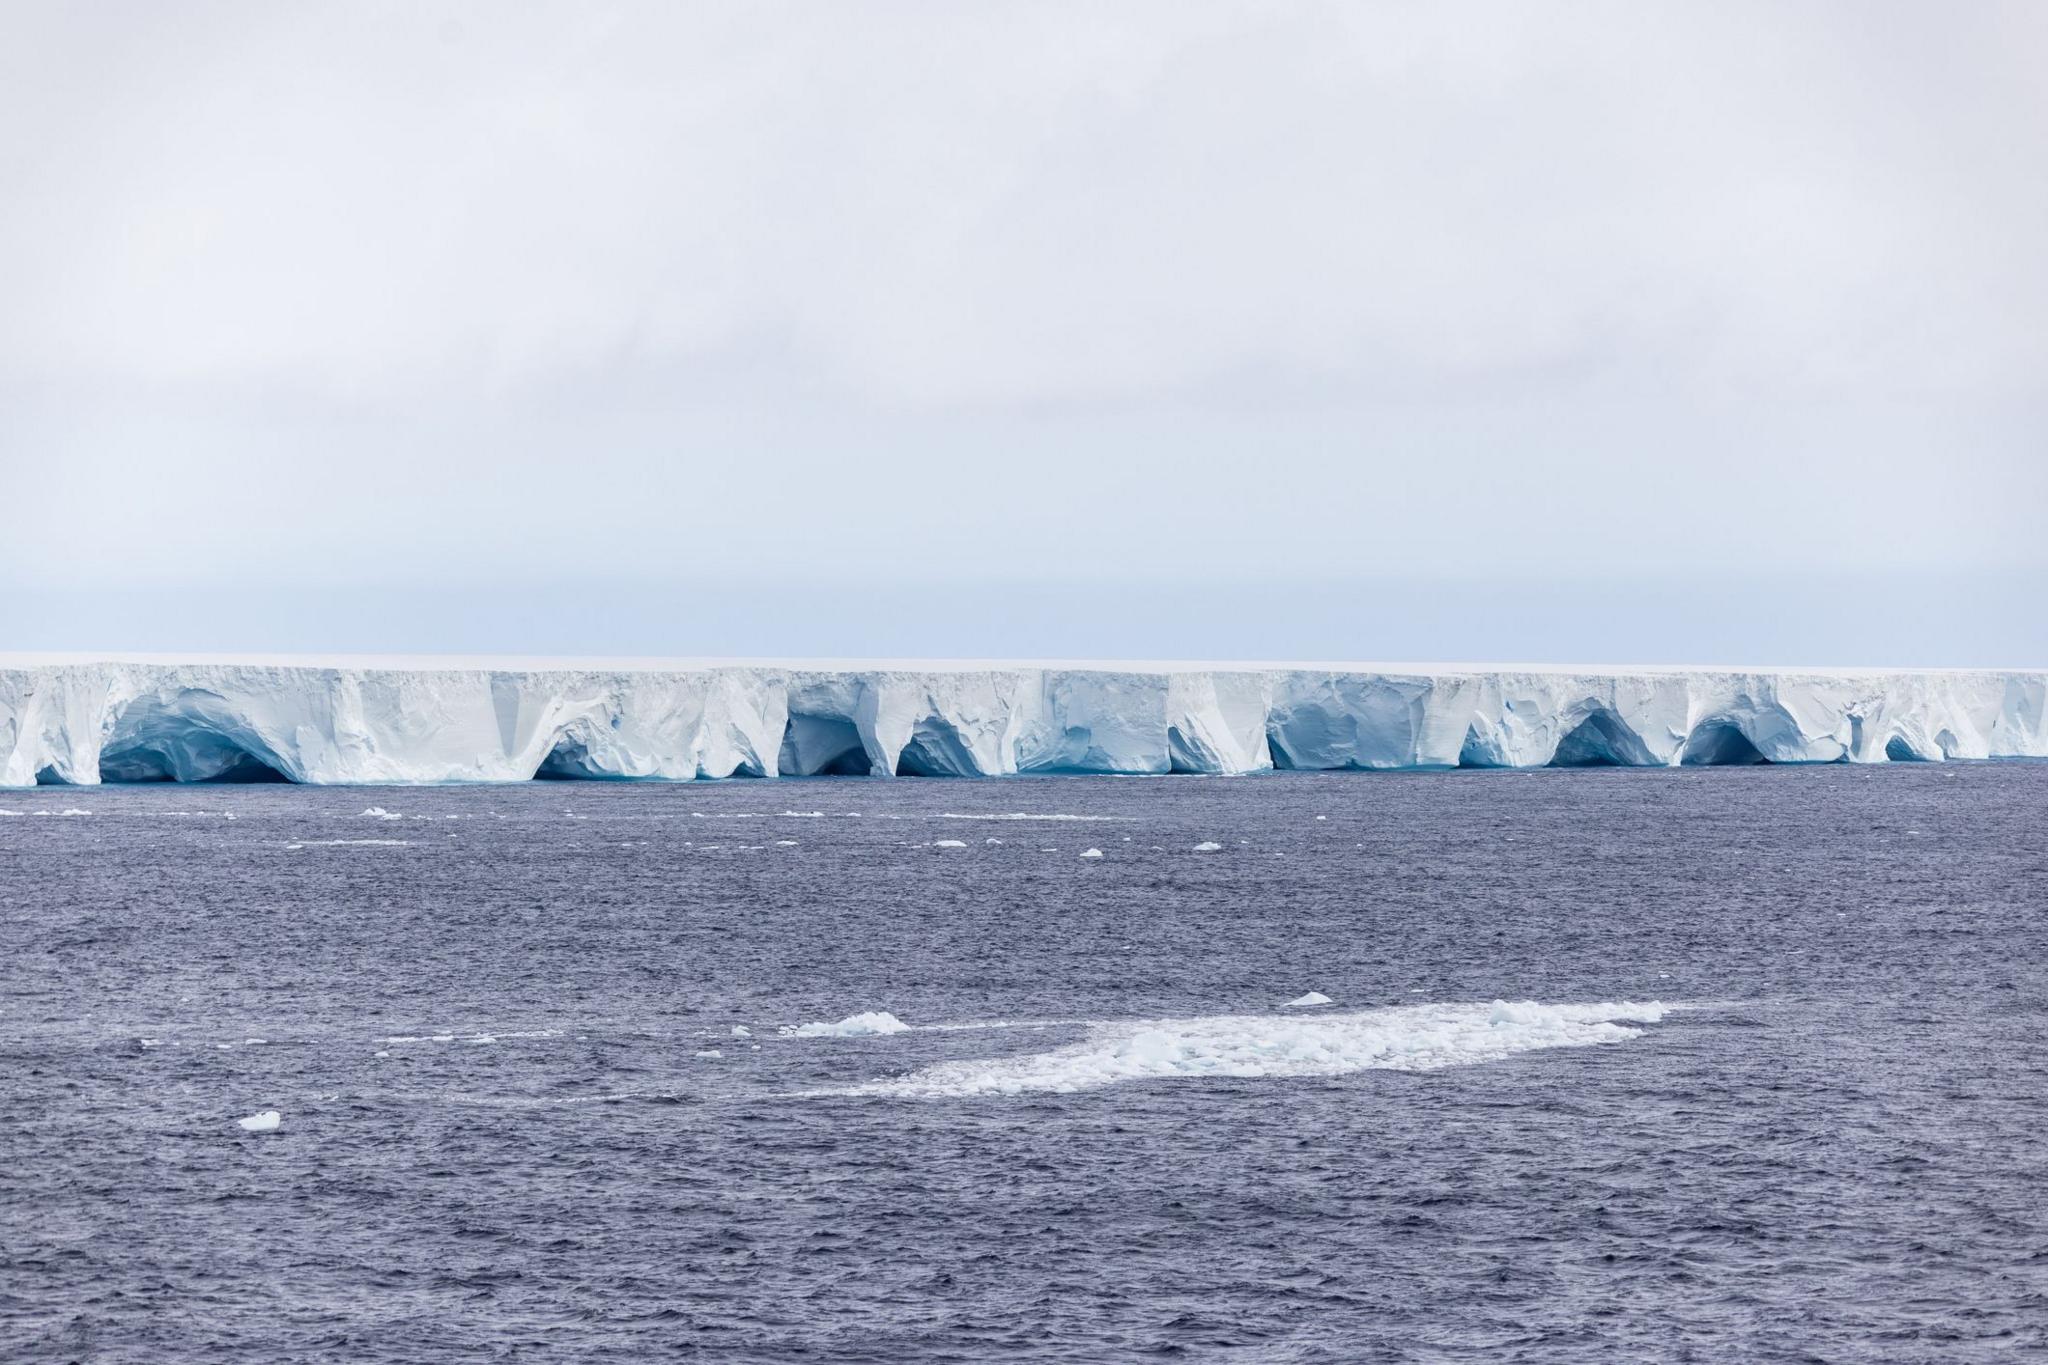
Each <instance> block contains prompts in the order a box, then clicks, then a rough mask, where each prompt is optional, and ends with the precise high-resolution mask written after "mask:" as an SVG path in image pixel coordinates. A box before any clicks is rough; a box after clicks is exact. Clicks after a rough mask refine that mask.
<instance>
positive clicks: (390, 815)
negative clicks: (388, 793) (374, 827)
mask: <svg viewBox="0 0 2048 1365" xmlns="http://www.w3.org/2000/svg"><path fill="white" fill-rule="evenodd" d="M363 814H364V815H365V816H367V817H368V818H370V819H372V820H403V819H404V818H405V817H404V816H403V815H400V814H399V813H398V812H397V811H395V810H385V809H384V808H383V807H382V806H372V807H370V808H369V809H368V810H366V811H364V812H363Z"/></svg>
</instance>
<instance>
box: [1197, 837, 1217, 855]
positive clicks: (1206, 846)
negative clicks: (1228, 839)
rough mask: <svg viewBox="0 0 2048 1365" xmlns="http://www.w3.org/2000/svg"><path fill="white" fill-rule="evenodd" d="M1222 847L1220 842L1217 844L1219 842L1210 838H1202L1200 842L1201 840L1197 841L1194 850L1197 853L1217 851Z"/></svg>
mask: <svg viewBox="0 0 2048 1365" xmlns="http://www.w3.org/2000/svg"><path fill="white" fill-rule="evenodd" d="M1222 848H1223V845H1221V844H1219V843H1214V842H1212V841H1211V840H1208V839H1204V840H1202V842H1201V843H1199V844H1196V845H1195V852H1197V853H1217V852H1220V851H1221V850H1222Z"/></svg>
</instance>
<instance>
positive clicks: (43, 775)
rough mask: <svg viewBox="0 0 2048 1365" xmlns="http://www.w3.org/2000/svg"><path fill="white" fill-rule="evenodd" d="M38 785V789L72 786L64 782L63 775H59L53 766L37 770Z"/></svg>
mask: <svg viewBox="0 0 2048 1365" xmlns="http://www.w3.org/2000/svg"><path fill="white" fill-rule="evenodd" d="M36 785H37V786H38V787H68V786H70V785H71V784H70V783H69V782H66V781H65V780H64V776H63V774H61V773H59V772H58V771H57V769H56V767H55V766H54V765H53V766H51V767H48V768H38V769H36Z"/></svg>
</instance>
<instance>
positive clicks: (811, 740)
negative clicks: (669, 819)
mask: <svg viewBox="0 0 2048 1365" xmlns="http://www.w3.org/2000/svg"><path fill="white" fill-rule="evenodd" d="M2044 711H2048V672H1993V671H1970V672H1963V671H1956V672H1877V671H1841V672H1793V671H1718V670H1711V669H1683V670H1680V669H1669V670H1666V669H1643V670H1601V671H1566V670H1550V669H1514V670H1507V669H1499V670H1495V669H1483V668H1455V669H1452V668H1447V669H1443V670H1401V671H1394V670H1389V671H1375V670H1372V669H1368V668H1355V669H1354V668H1346V669H1320V668H1307V667H1270V668H1268V667H1256V666H1247V665H1239V666H1233V667H1225V668H1183V667H1157V668H1142V667H1131V668H1120V667H1111V666H1104V667H1085V668H1066V667H1008V666H1005V667H977V666H971V665H961V666H931V667H910V666H903V667H891V666H876V667H846V668H830V669H827V668H810V667H797V666H791V667H775V666H705V667H691V668H676V669H659V668H617V669H591V668H576V669H569V668H563V669H548V668H540V669H506V668H488V667H463V668H450V667H405V666H388V667H382V666H380V667H320V666H288V665H274V664H253V663H133V662H96V663H34V664H27V665H22V666H7V667H0V786H15V787H20V786H29V785H33V784H36V783H79V784H90V783H96V782H114V781H149V780H173V781H182V782H190V781H206V780H228V781H234V780H276V779H280V778H281V779H284V780H288V781H292V782H312V783H383V782H506V781H521V780H525V779H527V778H532V777H536V776H538V777H578V778H629V779H631V778H638V779H660V780H668V781H687V780H690V779H694V778H707V777H708V778H724V777H776V776H812V775H817V774H877V775H888V774H894V775H898V776H921V777H979V776H989V775H996V774H1005V773H1168V772H1191V773H1239V772H1250V771H1254V770H1258V769H1264V768H1276V767H1277V768H1315V769H1339V768H1449V767H1508V768H1526V767H1538V766H1542V765H1545V764H1557V765H1576V764H1597V763H1613V764H1623V765H1631V766H1668V765H1676V764H1692V763H1749V762H1766V761H1767V762H1772V763H1783V762H1796V763H1830V762H1838V761H1848V762H1853V763H1882V762H1887V761H1898V760H1925V761H1938V760H1943V759H1981V758H2002V757H2043V756H2048V722H2044Z"/></svg>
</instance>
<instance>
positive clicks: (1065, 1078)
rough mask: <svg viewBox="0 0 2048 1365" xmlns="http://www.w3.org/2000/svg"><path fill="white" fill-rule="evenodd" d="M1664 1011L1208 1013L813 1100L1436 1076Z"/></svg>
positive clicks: (1096, 1033)
mask: <svg viewBox="0 0 2048 1365" xmlns="http://www.w3.org/2000/svg"><path fill="white" fill-rule="evenodd" d="M1668 1009H1669V1007H1668V1006H1665V1005H1662V1004H1658V1003H1654V1002H1653V1003H1649V1004H1633V1003H1628V1002H1618V1003H1615V1002H1610V1003H1603V1004H1589V1005H1540V1004H1536V1003H1535V1002H1533V1001H1528V1002H1522V1003H1519V1004H1511V1003H1508V1002H1506V1001H1495V1002H1493V1003H1492V1004H1490V1005H1485V1004H1464V1005H1449V1004H1446V1005H1402V1006H1394V1007H1390V1008H1385V1009H1371V1010H1360V1011H1356V1012H1353V1013H1346V1014H1318V1015H1314V1016H1310V1017H1307V1018H1298V1019H1297V1018H1285V1017H1281V1016H1275V1015H1211V1016H1206V1017H1201V1018H1193V1019H1151V1020H1132V1021H1126V1022H1122V1023H1106V1024H1097V1025H1095V1026H1093V1027H1092V1028H1091V1029H1090V1031H1089V1035H1088V1037H1087V1038H1086V1039H1085V1040H1083V1041H1081V1042H1079V1043H1074V1044H1071V1045H1069V1046H1066V1047H1062V1048H1057V1049H1055V1050H1053V1051H1050V1052H1039V1053H1029V1054H1025V1055H1021V1056H1007V1057H993V1058H985V1059H980V1060H975V1061H961V1062H942V1063H940V1064H938V1065H936V1066H929V1067H925V1068H924V1069H922V1070H920V1071H914V1072H912V1073H910V1074H909V1075H907V1076H901V1077H895V1078H891V1079H887V1080H877V1081H870V1082H868V1083H866V1084H864V1085H857V1086H852V1087H848V1088H846V1089H843V1090H835V1091H824V1092H817V1093H825V1094H844V1095H886V1096H896V1097H903V1098H942V1097H958V1096H969V1095H1021V1094H1030V1093H1037V1092H1069V1091H1077V1090H1092V1089H1096V1088H1098V1087H1101V1086H1106V1085H1114V1084H1116V1083H1118V1082H1121V1081H1138V1080H1185V1079H1201V1078H1205V1077H1296V1076H1342V1075H1346V1074H1349V1073H1351V1072H1355V1071H1364V1070H1372V1069H1378V1070H1392V1071H1434V1070H1438V1069H1441V1068H1444V1067H1452V1066H1469V1065H1472V1064H1475V1063H1479V1062H1491V1061H1497V1060H1499V1059H1501V1058H1503V1057H1508V1056H1512V1055H1513V1054H1515V1053H1518V1052H1527V1051H1531V1050H1533V1049H1537V1048H1552V1047H1583V1046H1588V1045H1592V1044H1597V1043H1615V1042H1621V1041H1623V1040H1625V1039H1629V1038H1636V1037H1639V1036H1641V1034H1642V1030H1641V1029H1639V1028H1632V1027H1629V1025H1631V1024H1639V1023H1655V1022H1657V1021H1658V1020H1661V1019H1662V1018H1663V1017H1664V1016H1665V1014H1666V1013H1667V1012H1668Z"/></svg>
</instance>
